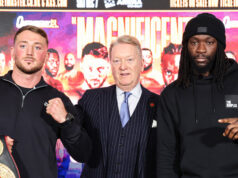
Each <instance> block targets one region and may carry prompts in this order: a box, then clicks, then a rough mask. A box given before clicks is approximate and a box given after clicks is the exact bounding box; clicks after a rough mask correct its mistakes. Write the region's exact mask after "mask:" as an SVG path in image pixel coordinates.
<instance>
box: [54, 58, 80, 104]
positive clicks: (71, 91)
mask: <svg viewBox="0 0 238 178" xmlns="http://www.w3.org/2000/svg"><path fill="white" fill-rule="evenodd" d="M64 66H65V71H63V72H62V73H60V74H59V75H58V79H59V80H60V82H61V83H62V85H63V88H64V93H65V94H66V95H67V96H69V97H70V99H71V101H72V102H73V103H76V102H77V101H78V99H79V98H78V94H77V93H76V92H75V89H76V88H77V87H78V86H80V85H81V84H82V83H83V81H84V77H83V73H82V72H80V71H78V70H77V69H76V67H77V66H76V59H75V56H74V54H73V53H67V54H66V55H65V58H64Z"/></svg>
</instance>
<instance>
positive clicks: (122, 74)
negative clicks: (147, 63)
mask: <svg viewBox="0 0 238 178" xmlns="http://www.w3.org/2000/svg"><path fill="white" fill-rule="evenodd" d="M128 75H130V74H129V73H121V74H120V76H122V77H126V76H128Z"/></svg>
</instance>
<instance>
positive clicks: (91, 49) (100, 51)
mask: <svg viewBox="0 0 238 178" xmlns="http://www.w3.org/2000/svg"><path fill="white" fill-rule="evenodd" d="M88 54H91V55H93V56H96V57H97V58H103V59H106V60H108V51H107V47H106V46H104V45H103V44H101V43H99V42H92V43H88V44H87V45H85V46H84V48H83V51H82V58H83V57H84V56H85V55H88Z"/></svg>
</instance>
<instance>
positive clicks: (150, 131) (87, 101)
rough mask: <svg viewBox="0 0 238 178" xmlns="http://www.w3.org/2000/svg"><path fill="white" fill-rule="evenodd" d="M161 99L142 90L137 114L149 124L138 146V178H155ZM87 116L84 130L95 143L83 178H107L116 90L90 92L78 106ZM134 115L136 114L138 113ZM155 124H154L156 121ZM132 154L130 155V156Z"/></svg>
mask: <svg viewBox="0 0 238 178" xmlns="http://www.w3.org/2000/svg"><path fill="white" fill-rule="evenodd" d="M158 102H159V96H158V95H156V94H154V93H152V92H150V91H148V90H147V89H145V88H143V87H142V95H141V98H140V101H139V102H138V104H137V106H136V107H141V109H137V110H135V111H137V112H140V113H139V116H141V119H145V120H146V124H145V125H144V127H143V129H142V130H141V132H142V133H143V134H141V135H142V136H141V141H140V145H139V158H138V163H136V164H137V165H138V170H137V171H138V172H137V173H136V175H137V177H136V178H154V177H156V175H155V174H156V170H155V169H156V130H155V129H156V128H152V123H153V122H154V123H155V122H156V123H157V121H156V118H157V116H156V109H157V105H158ZM76 107H77V109H78V111H79V114H80V115H83V116H84V126H85V128H86V130H87V132H88V134H89V136H90V137H91V139H92V141H93V152H92V155H91V159H90V161H89V162H88V163H86V164H85V166H84V169H83V173H82V175H81V177H86V178H106V175H107V173H106V172H107V147H108V142H107V141H108V127H109V120H110V118H111V116H110V114H112V113H111V111H112V110H113V107H117V98H116V86H115V85H113V86H110V87H106V88H99V89H93V90H87V91H86V92H85V94H84V95H83V97H82V98H81V100H79V103H78V105H77V106H76ZM135 111H134V112H135ZM153 120H154V121H153ZM128 154H129V153H128Z"/></svg>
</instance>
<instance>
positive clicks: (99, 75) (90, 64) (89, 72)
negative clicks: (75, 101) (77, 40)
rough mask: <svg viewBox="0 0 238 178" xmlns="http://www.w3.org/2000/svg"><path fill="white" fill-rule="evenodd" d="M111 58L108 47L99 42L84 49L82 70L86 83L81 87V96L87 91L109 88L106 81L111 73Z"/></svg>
mask: <svg viewBox="0 0 238 178" xmlns="http://www.w3.org/2000/svg"><path fill="white" fill-rule="evenodd" d="M109 67H110V65H109V58H108V51H107V48H106V46H104V45H102V44H101V43H98V42H92V43H89V44H87V45H86V46H85V47H84V48H83V52H82V58H81V63H80V69H81V71H82V73H83V76H84V83H83V84H82V85H81V86H80V89H79V92H80V93H81V95H82V94H83V93H84V91H85V90H87V89H95V88H100V87H106V86H109V84H108V82H107V81H106V79H107V76H108V73H109V71H110V70H109Z"/></svg>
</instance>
